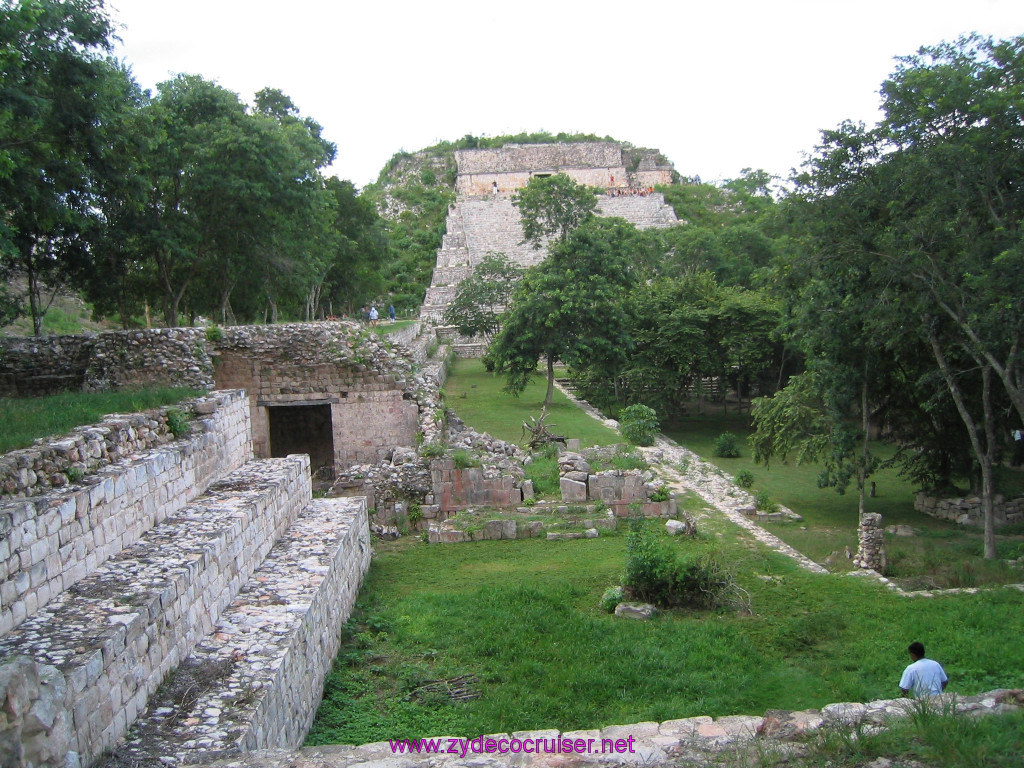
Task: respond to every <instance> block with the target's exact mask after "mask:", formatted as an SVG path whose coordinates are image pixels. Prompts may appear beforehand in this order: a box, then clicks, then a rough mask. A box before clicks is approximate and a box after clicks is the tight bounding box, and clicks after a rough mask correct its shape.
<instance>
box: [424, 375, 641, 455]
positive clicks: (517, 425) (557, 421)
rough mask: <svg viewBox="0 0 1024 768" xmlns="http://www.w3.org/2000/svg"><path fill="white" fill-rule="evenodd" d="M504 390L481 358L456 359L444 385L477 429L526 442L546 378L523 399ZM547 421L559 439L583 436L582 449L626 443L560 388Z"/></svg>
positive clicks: (454, 407) (535, 381)
mask: <svg viewBox="0 0 1024 768" xmlns="http://www.w3.org/2000/svg"><path fill="white" fill-rule="evenodd" d="M504 386H505V380H504V379H503V378H501V377H500V376H495V375H494V374H491V373H488V372H487V371H486V370H484V366H483V363H482V362H481V361H480V360H456V361H455V363H454V365H452V367H451V369H450V370H449V373H448V381H447V382H446V384H445V387H444V391H445V400H446V402H447V404H448V407H449V408H451V409H452V410H453V411H455V413H457V414H458V415H459V418H461V419H462V420H463V421H465V422H466V423H467V424H469V425H470V426H471V427H473V428H474V429H477V430H479V431H481V432H488V433H490V434H491V435H492V436H494V437H497V438H499V439H501V440H507V441H508V442H511V443H520V444H522V443H523V442H524V440H523V433H522V423H523V422H524V421H527V420H529V419H530V418H537V417H538V416H540V409H541V406H542V405H543V404H544V394H545V392H546V391H547V380H546V379H545V378H544V377H543V376H541V375H538V376H537V377H536V378H534V379H533V381H531V382H530V384H529V385H527V387H526V389H525V390H524V391H523V392H522V394H520V395H519V397H518V398H515V397H510V396H509V395H508V394H507V393H505V392H503V391H502V388H503V387H504ZM545 423H547V424H548V425H549V426H552V425H553V426H552V429H553V431H554V432H556V433H558V434H560V435H565V436H566V437H570V438H579V440H580V445H582V446H589V445H613V444H615V443H620V442H622V438H621V437H619V435H618V433H617V432H615V431H614V430H611V429H609V428H608V427H605V426H604V425H602V424H601V423H599V422H597V421H595V420H594V419H592V418H590V417H589V416H587V414H585V413H583V411H581V410H580V409H579V408H577V407H576V406H575V405H574V404H573V403H571V402H570V401H569V400H568V399H567V398H566V397H565V395H563V394H562V393H561V392H559V391H557V390H556V391H555V395H554V398H553V400H552V403H551V407H550V408H549V409H548V415H547V419H546V420H545Z"/></svg>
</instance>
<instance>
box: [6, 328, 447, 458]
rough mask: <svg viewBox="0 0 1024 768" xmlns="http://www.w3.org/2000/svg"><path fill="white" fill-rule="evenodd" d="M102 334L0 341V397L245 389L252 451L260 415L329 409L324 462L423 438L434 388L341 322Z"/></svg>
mask: <svg viewBox="0 0 1024 768" xmlns="http://www.w3.org/2000/svg"><path fill="white" fill-rule="evenodd" d="M210 335H211V338H210V339H208V338H207V333H206V331H205V330H204V329H202V328H170V329H147V330H136V331H112V332H105V333H100V334H88V335H83V336H59V337H44V338H42V339H20V338H10V339H3V340H0V397H2V396H7V397H20V396H34V395H42V394H51V393H54V392H58V391H62V390H66V389H79V390H86V391H100V390H110V389H123V388H132V387H142V386H148V385H162V386H175V387H191V388H196V389H211V388H213V387H215V386H216V387H218V388H221V389H245V390H246V391H247V392H248V394H249V400H250V406H251V411H252V413H251V421H252V430H253V432H252V439H253V448H254V452H255V455H256V456H257V457H261V458H265V457H269V456H271V455H276V454H275V451H274V449H273V446H271V445H270V430H269V410H268V409H271V408H274V407H280V406H304V405H323V406H329V409H330V420H331V435H332V442H333V454H334V462H335V465H336V466H346V465H348V464H352V463H356V462H366V461H377V460H379V459H380V458H381V457H382V456H383V455H384V454H385V453H386V452H387V451H388V449H389V447H394V446H413V445H415V443H416V436H417V433H418V432H422V433H423V434H424V436H425V438H426V439H433V438H434V437H435V436H436V435H437V434H438V433H439V432H440V429H441V425H440V421H439V420H438V419H437V418H436V414H435V413H434V411H435V409H436V405H437V404H436V402H435V400H436V394H434V395H431V394H430V392H431V391H432V390H435V389H436V386H433V387H432V386H431V385H429V384H428V383H427V382H426V381H425V380H424V379H423V377H422V376H419V375H417V374H415V373H414V372H413V369H412V365H411V363H410V361H409V360H408V358H407V357H406V356H405V355H403V354H401V353H398V352H396V351H393V347H394V345H393V344H392V343H391V342H390V341H385V340H382V339H380V338H379V337H377V336H376V335H375V334H368V333H366V332H365V331H363V330H361V329H359V327H358V326H356V325H355V324H351V323H336V322H334V323H332V322H324V323H296V324H288V325H277V326H241V327H233V328H224V329H218V332H217V333H216V334H212V333H211V334H210Z"/></svg>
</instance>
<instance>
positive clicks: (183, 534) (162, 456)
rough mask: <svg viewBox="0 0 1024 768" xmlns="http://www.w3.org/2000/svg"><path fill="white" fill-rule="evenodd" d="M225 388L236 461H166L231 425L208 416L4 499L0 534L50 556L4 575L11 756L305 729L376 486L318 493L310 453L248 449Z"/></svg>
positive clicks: (190, 748)
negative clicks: (145, 446)
mask: <svg viewBox="0 0 1024 768" xmlns="http://www.w3.org/2000/svg"><path fill="white" fill-rule="evenodd" d="M214 402H215V403H216V404H217V406H218V408H217V410H220V411H222V412H230V413H231V414H232V418H231V419H228V421H229V422H231V423H234V422H235V421H237V418H236V417H237V414H238V413H242V414H243V415H244V418H245V421H246V424H245V428H244V429H242V430H241V434H242V438H243V445H244V446H245V450H243V451H242V452H240V453H239V452H238V451H237V450H236V451H235V452H234V454H233V455H234V459H233V462H232V463H233V464H234V465H235V466H233V467H224V466H222V465H220V464H216V463H214V464H210V462H206V464H204V465H202V466H203V467H205V469H202V467H201V469H202V471H198V472H193V473H192V474H190V475H189V476H188V477H187V478H186V477H179V479H178V480H177V481H176V482H169V483H168V482H165V481H166V478H163V477H162V476H161V475H160V472H161V471H164V472H165V473H166V470H167V468H168V465H169V464H170V465H172V466H173V464H174V462H182V461H184V460H186V459H187V457H189V456H191V455H193V454H194V453H195V452H196V451H198V450H199V449H200V448H201V447H202V446H203V445H204V444H206V443H209V442H210V440H209V432H210V431H211V430H212V431H214V432H216V431H217V430H218V429H223V428H224V425H223V424H221V423H219V422H218V421H217V414H216V413H214V414H213V416H212V417H211V418H210V419H209V420H208V422H209V423H208V424H207V425H206V431H205V432H204V433H202V434H199V435H194V436H191V437H189V438H186V439H184V440H180V441H178V442H177V443H174V444H172V445H171V446H167V447H163V448H159V449H154V450H152V451H144V452H142V453H140V454H138V455H134V456H131V457H128V458H127V459H126V460H125V461H123V462H119V463H117V464H113V465H111V466H110V467H108V468H106V469H105V470H104V474H103V475H102V476H101V477H93V476H90V477H87V478H83V480H82V482H81V485H80V486H79V487H70V488H64V489H60V491H59V493H55V494H52V495H53V496H54V498H52V499H50V498H47V497H45V496H40V497H34V498H33V499H32V501H31V506H32V509H33V510H34V511H35V512H36V514H34V515H30V514H29V513H28V511H27V509H26V502H25V501H15V502H10V501H5V502H3V503H0V534H2V535H3V538H2V539H0V547H5V546H9V545H10V544H11V543H12V542H13V543H15V547H14V551H15V555H14V557H15V558H16V559H17V558H18V557H19V554H18V553H19V552H24V553H28V555H27V556H31V555H32V553H33V552H35V550H38V552H36V554H38V555H39V557H38V558H37V560H38V563H39V565H38V566H33V569H30V570H29V571H27V572H19V573H17V574H13V576H12V578H11V579H7V580H6V581H0V595H3V596H4V601H3V602H4V603H6V602H7V601H8V598H9V596H13V595H16V594H17V596H18V600H19V604H20V605H22V606H23V609H22V611H19V612H17V613H16V614H13V615H14V616H15V618H16V619H17V623H16V626H14V627H12V628H10V629H9V630H7V631H6V632H5V633H4V634H3V636H2V637H0V658H2V659H4V664H2V665H0V701H6V704H7V712H6V715H5V716H6V721H5V722H3V723H0V725H2V726H3V728H2V729H0V730H3V738H0V764H2V765H4V766H7V765H12V766H19V765H26V766H27V765H33V766H72V767H73V766H78V765H83V766H88V765H94V764H96V763H97V762H98V761H100V760H101V756H102V755H104V753H109V752H111V751H113V753H114V755H115V757H114V758H113V760H114V764H123V762H122V763H118V762H117V761H118V760H120V759H121V757H123V756H125V755H126V754H127V755H129V756H130V757H131V760H132V761H133V764H136V765H147V764H152V765H154V766H156V765H161V764H166V762H167V761H168V760H171V761H173V762H174V763H181V762H189V761H194V760H195V759H196V758H197V757H198V756H208V755H209V754H213V753H217V754H232V753H234V752H237V751H239V750H241V749H250V748H255V747H275V746H276V747H289V746H290V747H294V746H297V745H298V744H300V743H301V741H302V739H303V738H304V736H305V732H306V729H307V728H308V726H309V723H310V722H311V721H312V717H313V713H314V712H315V709H316V706H317V705H318V703H319V698H320V695H321V686H322V681H323V677H324V675H325V674H326V671H327V670H328V669H329V667H330V664H331V662H332V660H333V657H334V654H335V652H336V650H337V643H338V638H339V630H340V626H341V624H342V623H343V622H344V621H345V620H346V619H347V618H348V615H349V613H350V611H351V608H352V605H353V604H354V601H355V595H356V592H357V591H358V588H359V585H360V583H361V579H362V576H363V574H364V573H365V571H366V569H367V567H368V565H369V557H370V547H369V529H368V522H367V515H366V507H365V499H362V498H349V499H318V500H315V501H314V500H313V499H312V498H311V482H310V473H309V458H308V457H307V456H306V455H293V456H288V457H287V458H280V459H265V460H259V461H254V460H252V454H251V444H250V443H249V442H248V440H247V435H248V434H249V429H248V423H247V420H248V407H247V398H246V397H245V394H244V393H243V392H235V393H229V395H227V396H221V397H220V398H219V399H217V398H214ZM233 429H234V431H235V432H238V431H239V430H238V426H237V424H235V426H234V427H233ZM204 435H205V437H204ZM232 440H233V442H238V439H237V436H236V437H234V438H232ZM213 444H214V445H215V444H216V441H214V443H213ZM189 484H191V486H193V487H194V488H195V490H193V492H192V493H191V494H186V493H184V492H183V491H184V487H177V486H186V485H189ZM140 494H141V495H143V496H144V497H145V498H146V499H147V501H146V502H145V503H140V502H138V501H136V502H133V504H132V505H125V504H124V502H123V499H125V498H130V499H137V498H138V497H139V495H140ZM119 500H121V501H119ZM90 503H91V506H90ZM54 512H55V513H56V514H55V515H53V514H50V513H54ZM133 514H136V515H137V516H138V517H139V518H140V519H138V520H132V519H131V516H132V515H133ZM126 521H127V522H126ZM47 531H49V535H48V534H47ZM15 534H16V535H15ZM50 538H52V539H53V540H52V541H51V540H50ZM87 542H88V544H87ZM50 546H53V547H55V548H56V549H55V551H54V552H53V553H52V554H47V551H46V550H47V548H48V547H50ZM9 570H10V568H9V567H6V566H5V570H4V571H0V575H3V576H5V577H7V576H9V575H11V574H9V573H8V571H9ZM62 574H66V575H67V576H68V578H67V580H66V583H65V582H63V581H62V580H61V578H60V577H61V575H62ZM47 576H57V577H58V578H57V579H56V581H55V580H54V579H53V578H50V579H47V578H46V577H47ZM15 579H18V580H21V581H23V582H27V584H28V590H27V591H26V592H24V593H16V592H15V590H13V589H12V588H9V583H10V582H13V581H14V580H15ZM54 583H56V584H59V585H62V586H61V588H60V589H59V591H56V592H55V593H54V594H49V592H50V591H52V590H51V588H50V587H49V586H48V585H51V584H54ZM33 587H35V589H34V590H33ZM40 590H42V592H40ZM43 592H45V593H46V594H43ZM22 613H23V614H24V615H22ZM175 670H177V671H175ZM182 677H183V679H184V682H181V681H180V679H181V678H182ZM158 691H159V693H157V692H158ZM175 691H177V692H178V694H177V695H175V694H174V692H175ZM155 693H157V695H156V696H155V698H154V694H155ZM151 699H152V703H151ZM147 706H149V709H148V710H147ZM12 713H13V714H12ZM133 723H135V727H134V729H133V730H132V734H131V739H130V742H129V743H127V744H121V745H120V746H118V743H119V741H121V740H122V739H123V738H124V736H125V735H126V734H127V733H128V731H129V728H131V727H132V726H133ZM176 729H177V730H176ZM161 760H162V762H161Z"/></svg>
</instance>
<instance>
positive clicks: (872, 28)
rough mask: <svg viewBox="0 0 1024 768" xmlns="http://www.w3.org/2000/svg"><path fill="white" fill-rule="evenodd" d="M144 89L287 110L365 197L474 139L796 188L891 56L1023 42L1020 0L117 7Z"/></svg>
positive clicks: (867, 104) (408, 1)
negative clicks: (403, 165)
mask: <svg viewBox="0 0 1024 768" xmlns="http://www.w3.org/2000/svg"><path fill="white" fill-rule="evenodd" d="M108 4H109V6H110V7H111V9H112V11H113V16H114V19H115V21H117V22H118V23H119V24H120V25H122V28H121V29H120V32H119V35H120V37H121V38H122V40H123V44H122V45H121V46H119V48H118V49H117V55H118V57H120V58H123V59H125V60H126V61H127V62H128V63H129V64H131V66H132V69H133V71H134V73H135V77H136V79H137V80H138V81H139V83H140V84H141V85H142V86H143V87H146V88H153V87H154V86H156V84H157V83H159V82H161V81H164V80H167V79H169V78H171V77H173V76H174V75H175V74H177V73H193V74H199V75H202V76H204V77H205V78H207V79H209V80H214V81H216V82H217V83H219V84H220V85H222V86H224V87H225V88H228V89H230V90H232V91H235V92H236V93H238V94H239V95H240V96H241V97H242V99H243V100H244V101H246V102H248V103H251V100H252V96H253V94H254V93H255V92H256V91H258V90H260V89H261V88H264V87H268V86H269V87H273V88H278V89H280V90H282V91H284V92H285V93H286V94H287V95H288V96H290V97H291V98H292V100H293V101H294V102H295V104H296V105H297V106H298V107H299V109H300V110H301V112H302V114H303V115H307V116H310V117H312V118H314V119H315V120H317V121H318V122H319V123H320V124H321V125H323V127H324V134H325V136H326V137H327V138H328V139H329V140H331V141H333V142H335V143H336V144H337V145H338V159H337V161H336V162H335V164H334V166H333V171H334V173H335V174H336V175H338V176H340V177H341V178H344V179H351V180H352V181H353V182H354V183H355V184H356V185H357V186H359V187H362V186H364V185H366V184H368V183H369V182H371V181H373V180H374V179H375V178H376V176H377V174H378V172H379V171H380V169H381V168H382V167H383V165H384V164H385V163H386V162H387V160H388V159H389V158H390V157H391V156H392V155H393V154H395V153H396V152H398V151H399V150H403V149H404V150H406V151H410V152H411V151H415V150H418V149H422V148H423V147H426V146H429V145H431V144H434V143H436V142H437V141H439V140H442V139H449V140H453V139H457V138H459V137H461V136H464V135H465V134H467V133H471V134H474V135H477V136H481V135H486V136H497V135H501V134H507V133H518V132H520V131H539V130H546V131H550V132H552V133H557V132H559V131H569V132H580V133H595V134H598V135H601V136H604V135H610V136H613V137H615V138H617V139H620V140H623V141H629V142H631V143H633V144H635V145H637V146H646V147H656V148H659V149H661V150H662V151H663V152H664V153H665V154H666V155H667V156H668V157H669V159H670V160H672V161H673V163H674V164H675V167H676V170H678V171H679V172H680V173H682V174H683V175H686V176H692V175H699V176H700V177H701V178H702V179H703V180H705V181H713V180H718V179H723V178H732V177H735V176H737V175H738V174H739V172H740V170H741V169H743V168H745V167H754V168H764V169H765V170H768V171H770V172H771V173H773V174H776V175H781V176H786V175H788V172H789V170H790V169H791V168H793V167H795V166H797V165H799V164H800V162H801V159H802V153H804V152H808V151H810V150H811V149H812V148H813V147H814V145H815V143H816V142H817V139H818V132H819V131H820V130H822V129H826V128H832V127H835V126H836V125H837V124H838V123H839V122H841V121H842V120H843V119H847V118H849V119H853V120H863V121H864V122H867V123H873V122H874V121H876V120H877V118H878V115H879V113H878V111H877V108H878V103H879V96H878V87H879V85H880V84H881V82H882V80H883V79H884V78H885V77H886V76H887V75H888V74H890V73H891V72H892V71H893V68H894V61H893V58H894V57H895V56H900V55H905V54H911V53H914V52H915V51H916V50H917V49H918V48H919V47H920V46H922V45H930V44H934V43H937V42H939V41H942V40H953V39H955V38H956V37H958V36H960V35H961V34H965V33H968V32H973V31H976V32H980V33H982V34H986V35H992V36H994V37H996V38H1007V37H1011V36H1016V35H1020V34H1024V2H1022V0H885V1H880V0H861V1H860V2H845V1H843V2H839V1H836V0H777V1H774V2H773V1H772V0H761V1H760V2H757V1H755V0H733V1H732V2H729V1H727V0H718V2H715V0H704V1H703V2H690V1H689V0H674V1H671V0H668V1H666V0H640V1H639V2H628V1H627V0H619V1H618V2H608V1H607V0H590V1H589V2H580V1H578V0H542V1H538V0H510V1H509V2H502V3H498V2H493V1H492V2H487V1H486V0H473V1H470V0H402V1H401V2H394V1H389V0H358V1H353V0H289V1H288V2H280V0H276V1H274V2H271V1H269V0H173V2H171V1H170V0H108Z"/></svg>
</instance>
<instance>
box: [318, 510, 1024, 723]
mask: <svg viewBox="0 0 1024 768" xmlns="http://www.w3.org/2000/svg"><path fill="white" fill-rule="evenodd" d="M721 533H722V534H723V536H722V537H721V541H722V542H723V546H725V547H726V548H727V550H728V552H729V555H730V559H732V560H733V561H734V562H736V563H737V569H738V571H739V578H740V581H741V584H742V585H743V586H744V587H745V588H747V589H748V590H749V591H750V593H751V596H752V598H753V606H754V615H752V616H739V615H733V614H687V613H677V614H673V615H666V616H663V617H661V618H660V619H658V620H656V621H653V622H650V623H645V622H631V621H625V620H622V619H616V618H614V617H612V616H609V615H606V614H603V613H601V612H600V610H599V608H598V601H599V599H600V596H601V593H602V592H603V591H604V589H605V588H606V587H607V586H609V585H610V584H613V583H617V581H618V579H619V574H620V571H621V569H622V567H623V562H624V546H625V538H624V537H622V536H609V537H602V538H600V539H597V540H588V541H572V542H547V541H542V540H527V541H520V542H516V543H510V542H478V543H473V544H461V545H448V546H442V545H427V544H423V543H422V542H420V541H418V540H415V539H405V540H402V541H399V542H396V543H394V544H382V545H378V554H377V556H376V557H375V559H374V563H373V566H372V568H371V572H370V577H369V579H368V581H367V583H366V585H365V586H364V588H363V592H362V595H361V598H360V617H361V620H362V622H363V623H362V625H358V626H356V627H354V629H355V631H354V632H352V633H350V634H349V638H348V642H347V644H346V645H345V646H344V647H343V649H342V653H341V655H340V656H339V662H338V664H337V665H336V667H335V670H334V672H333V673H332V675H331V676H330V678H329V679H328V682H327V686H326V690H325V697H324V704H323V705H322V707H321V710H320V713H319V714H318V718H317V722H316V724H315V725H314V729H313V731H312V732H311V734H310V742H311V743H329V742H335V743H337V742H341V743H360V742H368V741H374V740H378V739H384V738H391V737H396V738H412V737H417V736H427V735H439V734H448V733H450V734H457V735H466V736H472V735H477V734H480V733H493V732H499V731H513V730H520V729H529V728H552V727H554V728H560V729H563V730H569V729H573V728H593V727H599V726H603V725H608V724H611V723H629V722H638V721H644V720H665V719H670V718H675V717H688V716H693V715H725V714H735V713H760V712H763V711H764V710H765V709H768V708H780V707H781V708H793V709H801V708H805V707H816V706H821V705H823V704H826V703H829V702H832V701H858V700H860V701H863V700H869V699H873V698H880V697H889V696H892V695H893V693H894V692H895V690H896V682H897V680H898V676H899V672H900V671H901V670H902V666H903V664H904V661H905V659H904V657H905V652H904V649H905V647H906V644H907V642H909V640H910V639H913V638H920V639H921V640H923V641H924V642H925V643H926V645H927V646H928V648H929V655H932V656H934V657H935V658H938V659H940V660H942V661H943V663H944V664H945V666H946V668H947V670H948V672H949V674H950V675H951V678H952V681H953V682H952V683H951V690H956V691H960V692H963V693H973V692H977V691H980V690H984V689H989V688H993V687H996V686H1014V685H1020V682H1021V680H1020V670H1021V669H1024V646H1022V645H1021V644H1020V643H1018V642H1016V637H1017V635H1018V634H1019V629H1020V617H1019V606H1020V594H1019V593H1016V592H1012V591H1010V590H997V591H993V592H988V593H984V594H982V595H976V596H960V597H945V598H940V599H933V600H907V599H906V598H899V597H897V596H895V595H893V594H891V593H889V592H887V591H886V590H884V589H883V588H882V587H880V586H879V585H877V584H874V583H871V582H867V581H863V580H859V579H858V580H853V579H849V578H844V577H841V576H815V575H812V574H807V573H804V572H801V571H798V570H797V569H796V568H795V567H794V566H793V564H792V563H791V562H789V561H788V560H786V559H784V558H781V557H779V556H776V555H774V554H770V553H766V552H764V551H763V550H761V549H760V548H757V547H754V546H752V545H750V544H749V542H748V541H747V540H746V539H745V538H744V537H742V536H740V535H738V534H737V532H736V530H735V529H733V528H731V527H729V526H725V527H723V528H722V529H721ZM671 546H673V547H677V548H678V549H680V550H685V549H686V547H687V542H686V541H685V540H682V539H675V540H672V542H671ZM758 575H772V576H775V577H776V578H775V579H773V580H771V581H764V580H762V579H760V578H758ZM466 674H472V675H475V676H476V678H477V680H478V684H477V686H478V688H479V690H480V692H481V694H482V695H481V696H480V697H479V698H478V699H475V700H472V701H468V702H452V701H450V700H448V699H447V698H446V697H439V696H433V697H431V696H427V697H422V696H420V695H417V694H415V693H414V691H415V689H416V688H418V687H419V686H421V685H423V684H424V683H426V682H428V681H434V680H439V679H450V678H453V677H457V676H460V675H466Z"/></svg>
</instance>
